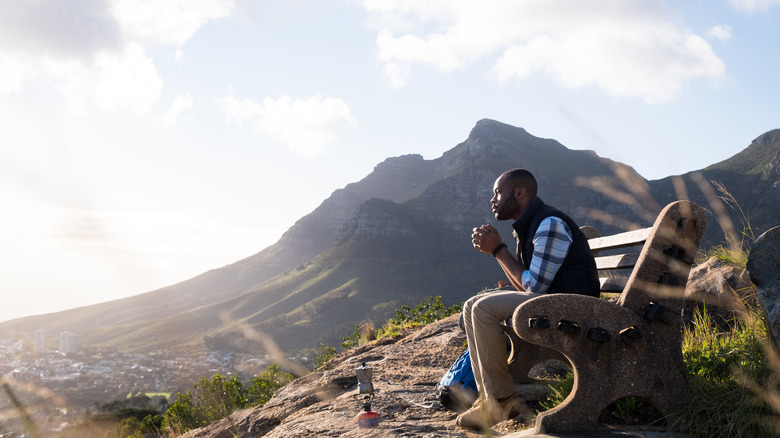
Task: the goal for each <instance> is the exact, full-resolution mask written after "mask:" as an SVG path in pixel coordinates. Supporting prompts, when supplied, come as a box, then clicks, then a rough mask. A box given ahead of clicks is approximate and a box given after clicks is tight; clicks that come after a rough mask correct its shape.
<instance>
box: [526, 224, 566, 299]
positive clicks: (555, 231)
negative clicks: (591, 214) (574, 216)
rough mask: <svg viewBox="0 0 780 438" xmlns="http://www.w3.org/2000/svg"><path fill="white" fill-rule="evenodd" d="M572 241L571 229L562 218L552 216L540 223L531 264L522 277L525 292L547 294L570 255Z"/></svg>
mask: <svg viewBox="0 0 780 438" xmlns="http://www.w3.org/2000/svg"><path fill="white" fill-rule="evenodd" d="M572 240H573V239H572V236H571V231H570V230H569V227H568V226H567V225H566V222H564V221H563V220H561V219H560V218H557V217H554V216H551V217H548V218H546V219H544V220H543V221H542V222H540V223H539V228H538V229H537V230H536V233H535V234H534V237H533V244H534V252H533V255H532V256H531V264H530V266H528V270H527V271H523V273H522V274H521V276H520V281H521V282H522V283H523V287H524V288H525V290H527V291H529V292H538V293H545V292H547V289H549V288H550V285H551V284H552V282H553V279H554V278H555V274H557V273H558V269H560V267H561V265H562V264H563V260H564V259H565V258H566V254H568V253H569V247H570V246H571V242H572Z"/></svg>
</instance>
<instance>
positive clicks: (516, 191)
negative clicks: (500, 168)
mask: <svg viewBox="0 0 780 438" xmlns="http://www.w3.org/2000/svg"><path fill="white" fill-rule="evenodd" d="M536 190H537V186H536V178H534V176H533V175H532V174H531V172H529V171H527V170H525V169H512V170H508V171H506V172H504V173H502V174H501V176H499V177H498V179H497V180H496V182H495V184H493V198H492V199H491V200H490V203H491V204H492V205H493V214H494V215H495V216H496V219H498V220H500V221H503V220H507V219H514V220H518V219H520V216H521V215H522V214H523V212H524V211H525V208H526V207H527V206H528V203H529V202H531V200H532V199H533V198H534V197H536Z"/></svg>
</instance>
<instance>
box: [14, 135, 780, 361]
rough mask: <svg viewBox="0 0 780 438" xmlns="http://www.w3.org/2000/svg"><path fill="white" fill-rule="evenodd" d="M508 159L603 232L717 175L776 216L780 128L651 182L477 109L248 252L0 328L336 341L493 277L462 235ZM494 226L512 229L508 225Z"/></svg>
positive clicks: (451, 299) (285, 345)
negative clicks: (426, 150) (431, 142)
mask: <svg viewBox="0 0 780 438" xmlns="http://www.w3.org/2000/svg"><path fill="white" fill-rule="evenodd" d="M773 160H774V161H773ZM512 167H525V168H527V169H529V170H531V171H532V172H533V173H534V174H535V175H536V177H537V179H538V181H539V186H540V193H539V194H540V197H542V199H544V200H545V201H546V202H548V203H550V204H552V205H555V206H556V207H558V208H560V209H561V210H563V211H566V212H569V213H570V215H572V216H573V217H574V218H575V220H577V221H578V223H580V224H581V225H584V224H588V225H595V226H596V227H597V228H599V229H600V230H602V232H605V233H611V232H615V231H619V230H621V229H630V228H632V227H633V228H636V227H640V226H648V225H649V224H650V223H651V222H652V220H653V219H654V217H655V215H656V214H657V212H658V211H660V208H661V207H662V206H663V205H666V204H667V203H668V202H670V201H671V200H672V198H675V199H676V198H677V197H678V195H679V193H677V192H679V188H680V187H682V186H684V187H685V191H686V193H687V195H688V196H689V197H690V198H691V199H692V200H694V202H697V203H700V204H703V205H704V204H705V203H706V202H708V201H707V198H706V193H704V192H702V190H701V188H700V187H699V186H698V185H697V183H696V181H695V180H696V178H695V177H694V175H697V174H701V175H702V178H703V179H705V180H708V179H715V180H726V181H724V184H726V186H727V187H729V188H730V190H732V187H730V184H734V187H733V193H734V194H735V196H737V195H739V196H738V197H737V199H740V200H742V199H745V198H749V199H750V200H749V201H748V204H746V205H745V207H746V208H747V209H748V210H750V211H751V212H753V211H757V212H756V213H754V214H753V215H752V216H751V220H753V219H754V218H756V221H757V222H756V223H755V225H757V227H760V226H766V225H768V226H772V225H776V224H771V223H770V222H771V221H772V220H776V219H777V217H779V216H780V215H779V214H778V207H777V205H778V204H780V202H778V203H774V204H772V203H771V202H769V203H768V202H767V201H766V200H767V199H768V200H770V201H771V200H773V199H777V198H778V197H780V182H778V181H780V170H778V169H780V130H773V131H769V132H768V133H766V134H764V135H762V136H759V137H757V138H756V139H755V140H754V141H753V142H752V143H751V145H750V146H748V148H746V149H745V150H743V151H741V152H740V153H738V154H736V155H735V156H734V157H732V158H731V159H729V160H724V161H722V162H720V163H716V164H714V165H712V166H709V167H707V168H705V169H702V170H700V171H692V172H689V173H687V174H685V175H681V176H670V177H668V178H664V179H661V180H656V181H647V180H645V179H644V178H643V177H641V175H639V174H638V173H637V172H636V171H635V170H634V169H633V168H631V167H630V166H627V165H625V164H622V163H619V162H616V161H613V160H610V159H608V158H603V157H599V156H598V155H597V154H596V153H595V152H593V151H582V150H571V149H568V148H566V147H565V146H564V145H562V144H561V143H559V142H558V141H556V140H552V139H542V138H537V137H534V136H533V135H531V134H529V133H528V132H527V131H526V130H524V129H522V128H518V127H514V126H511V125H507V124H504V123H501V122H497V121H494V120H489V119H483V120H480V121H478V122H477V124H476V125H475V126H474V127H473V128H472V129H471V131H470V133H469V135H468V137H467V139H466V140H465V141H463V142H461V143H459V144H458V145H456V146H455V147H453V148H452V149H450V150H448V151H446V152H445V153H443V154H442V156H441V157H439V158H436V159H433V160H425V159H423V157H422V156H421V155H419V154H408V155H402V156H399V157H390V158H387V159H385V160H384V161H382V162H381V163H379V164H377V165H376V166H375V168H374V169H373V171H372V172H371V173H369V174H368V175H367V176H366V177H364V178H363V179H361V180H360V181H357V182H354V183H350V184H348V185H346V186H345V187H344V188H341V189H338V190H335V191H334V192H333V193H332V194H331V196H329V197H328V198H327V199H325V200H324V201H323V202H322V203H321V204H320V205H319V206H318V207H317V208H315V209H314V210H313V211H312V212H311V213H309V214H308V215H306V216H304V217H302V218H300V219H299V220H298V221H296V223H295V224H294V225H293V226H292V227H290V229H288V230H287V232H285V233H284V234H283V235H282V237H281V238H280V239H279V241H277V242H276V243H275V244H273V245H271V246H269V247H267V248H265V249H263V250H262V251H260V252H258V253H256V254H254V255H252V256H249V257H247V258H244V259H242V260H239V261H237V262H235V263H232V264H229V265H227V266H224V267H222V268H217V269H213V270H210V271H207V272H204V273H203V274H201V275H198V276H196V277H194V278H191V279H189V280H185V281H182V282H180V283H177V284H174V285H171V286H167V287H165V288H161V289H158V290H155V291H151V292H147V293H144V294H140V295H136V296H134V297H129V298H124V299H121V300H114V301H110V302H107V303H100V304H95V305H92V306H85V307H82V308H77V309H70V310H66V311H62V312H57V313H54V314H48V315H37V316H31V317H25V318H19V319H16V320H11V321H7V322H5V323H2V324H0V334H3V335H5V336H8V335H9V334H10V335H14V334H16V335H19V336H24V337H25V338H26V339H30V337H31V336H34V333H35V331H37V330H41V329H42V330H46V331H57V332H59V331H64V330H69V331H72V332H76V333H80V334H81V336H82V343H83V344H86V345H96V346H98V347H101V346H102V347H109V348H117V349H121V350H129V351H134V350H138V351H140V350H148V349H159V348H165V349H177V348H179V349H188V350H191V349H203V348H212V349H231V348H233V349H247V350H253V351H257V350H258V349H259V350H267V349H268V348H270V347H269V346H268V345H266V344H263V342H260V343H258V342H257V341H256V339H257V338H263V337H265V338H272V339H273V340H274V341H275V343H276V346H275V347H277V348H281V349H283V350H288V351H292V350H297V349H301V348H312V347H316V345H318V343H319V342H325V343H326V344H328V343H330V344H332V343H333V342H338V340H339V339H340V336H342V335H345V334H347V333H350V332H351V330H352V327H354V325H355V324H357V323H360V322H361V321H362V320H364V319H371V320H374V321H383V320H385V319H386V318H387V317H388V316H391V315H392V312H393V311H394V309H395V308H399V307H400V306H401V305H403V304H416V303H418V302H420V301H422V300H424V299H426V298H427V297H430V296H434V295H441V296H442V299H443V301H445V302H447V303H449V304H452V303H455V302H459V301H462V300H464V299H466V298H468V296H470V295H472V294H473V293H474V292H476V291H478V290H480V289H482V288H484V287H487V286H490V285H492V284H495V281H497V280H498V279H500V278H502V273H501V271H500V269H499V268H498V267H497V266H496V264H495V262H494V261H493V260H492V259H490V258H489V257H481V254H479V253H477V252H476V251H474V250H473V248H471V245H470V237H469V236H470V234H471V228H472V227H473V226H477V225H480V224H483V223H493V222H494V218H493V217H492V214H491V212H490V208H489V202H488V201H489V199H490V197H491V190H492V182H493V180H494V179H495V178H496V176H497V175H498V174H500V173H501V172H503V171H504V170H507V169H509V168H512ZM699 179H701V178H699ZM743 182H744V183H743ZM737 185H738V187H737ZM756 191H757V193H754V192H756ZM497 226H498V227H499V229H500V231H501V232H502V235H503V236H504V239H505V240H507V239H511V238H510V237H509V236H510V234H509V233H511V229H510V227H509V224H507V223H501V224H497ZM708 231H709V233H710V237H711V238H713V239H716V238H717V233H715V232H714V231H713V229H712V228H710V229H709V230H708ZM315 338H317V339H315ZM260 344H262V345H260Z"/></svg>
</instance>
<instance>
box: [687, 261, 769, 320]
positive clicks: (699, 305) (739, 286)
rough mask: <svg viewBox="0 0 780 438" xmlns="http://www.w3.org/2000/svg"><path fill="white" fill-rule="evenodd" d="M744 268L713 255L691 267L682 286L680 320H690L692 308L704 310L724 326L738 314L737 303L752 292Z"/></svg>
mask: <svg viewBox="0 0 780 438" xmlns="http://www.w3.org/2000/svg"><path fill="white" fill-rule="evenodd" d="M753 287H754V286H753V283H752V282H751V281H750V278H749V275H748V273H747V272H746V271H745V269H742V268H739V267H736V266H734V265H731V264H728V263H725V262H723V261H720V260H718V259H717V258H715V257H712V258H710V259H709V260H707V261H706V262H704V263H702V264H700V265H698V266H696V267H694V268H692V269H691V272H690V275H689V276H688V284H687V286H686V288H685V302H684V307H683V322H684V323H685V324H690V323H691V321H692V320H693V315H694V312H695V311H696V309H699V310H706V312H707V313H708V314H709V316H710V318H711V319H712V321H713V322H715V323H716V324H718V326H719V327H721V328H723V329H724V330H725V329H728V328H729V327H730V326H731V324H732V322H733V321H734V319H735V318H736V317H738V309H739V308H740V307H741V306H740V305H739V303H741V302H744V301H745V300H746V299H747V298H746V297H747V296H751V295H752V293H751V292H752V291H753Z"/></svg>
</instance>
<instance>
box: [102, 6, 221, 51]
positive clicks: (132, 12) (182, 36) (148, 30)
mask: <svg viewBox="0 0 780 438" xmlns="http://www.w3.org/2000/svg"><path fill="white" fill-rule="evenodd" d="M112 3H113V4H112V8H111V9H112V11H113V13H114V14H115V16H116V18H117V20H118V21H119V23H120V24H121V27H122V29H123V30H124V32H125V33H126V34H127V37H128V38H129V39H131V40H133V41H137V42H140V43H147V44H161V45H168V46H175V47H181V46H182V45H183V44H184V43H185V42H187V40H189V39H190V38H192V36H193V35H194V34H195V32H196V31H197V30H198V29H199V28H200V27H201V26H202V25H203V24H205V23H206V22H208V21H210V20H215V19H218V18H224V17H226V16H227V15H228V14H229V13H230V11H231V10H232V9H233V6H234V2H233V0H165V1H160V0H114V1H113V2H112Z"/></svg>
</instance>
